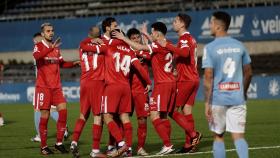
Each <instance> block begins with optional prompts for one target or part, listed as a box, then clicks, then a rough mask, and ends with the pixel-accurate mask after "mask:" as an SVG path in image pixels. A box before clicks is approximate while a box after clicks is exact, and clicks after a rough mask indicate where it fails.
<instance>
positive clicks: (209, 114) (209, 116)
mask: <svg viewBox="0 0 280 158" xmlns="http://www.w3.org/2000/svg"><path fill="white" fill-rule="evenodd" d="M205 116H206V119H207V121H208V122H209V123H213V115H212V108H211V106H210V105H209V104H208V103H205Z"/></svg>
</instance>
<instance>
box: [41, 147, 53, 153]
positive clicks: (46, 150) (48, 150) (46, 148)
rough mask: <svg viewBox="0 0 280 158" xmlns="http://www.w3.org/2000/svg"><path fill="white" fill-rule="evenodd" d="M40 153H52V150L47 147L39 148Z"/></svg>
mask: <svg viewBox="0 0 280 158" xmlns="http://www.w3.org/2000/svg"><path fill="white" fill-rule="evenodd" d="M41 154H42V155H51V154H54V153H53V151H52V150H51V149H50V148H49V147H44V148H41Z"/></svg>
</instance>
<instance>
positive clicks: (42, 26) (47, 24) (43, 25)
mask: <svg viewBox="0 0 280 158" xmlns="http://www.w3.org/2000/svg"><path fill="white" fill-rule="evenodd" d="M46 26H51V27H53V25H52V24H51V23H49V22H45V23H43V24H42V25H41V32H43V31H44V28H45V27H46Z"/></svg>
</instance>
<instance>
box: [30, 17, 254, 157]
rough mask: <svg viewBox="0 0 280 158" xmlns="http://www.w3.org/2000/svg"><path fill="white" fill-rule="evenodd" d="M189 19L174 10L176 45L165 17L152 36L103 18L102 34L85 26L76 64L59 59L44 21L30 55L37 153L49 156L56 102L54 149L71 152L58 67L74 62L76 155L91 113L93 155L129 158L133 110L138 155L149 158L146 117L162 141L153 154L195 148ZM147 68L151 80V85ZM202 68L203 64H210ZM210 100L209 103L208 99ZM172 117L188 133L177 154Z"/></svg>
mask: <svg viewBox="0 0 280 158" xmlns="http://www.w3.org/2000/svg"><path fill="white" fill-rule="evenodd" d="M190 24H191V18H190V16H188V15H187V14H178V15H177V16H176V17H175V18H174V21H173V29H174V31H176V32H177V33H178V36H179V40H178V44H177V46H174V45H173V44H172V43H171V42H170V41H168V40H167V39H166V37H165V35H166V33H167V27H166V25H165V24H164V23H162V22H155V23H153V24H152V25H151V28H150V31H151V33H150V34H149V33H148V28H147V26H146V25H143V26H142V28H141V31H139V30H138V29H136V28H131V29H129V30H128V31H127V33H126V35H125V34H124V33H123V32H122V31H121V30H120V29H119V28H118V23H117V21H116V19H114V18H112V17H108V18H106V19H104V20H103V21H102V31H103V34H102V35H101V34H100V30H99V28H98V27H91V28H90V31H89V34H88V37H87V38H85V39H84V40H82V41H81V43H80V47H79V57H80V61H75V62H67V61H64V60H63V58H62V56H61V54H60V50H59V45H60V39H57V40H55V41H53V36H54V27H53V26H52V25H51V24H50V23H44V24H42V25H41V35H42V37H43V40H42V41H41V42H38V43H36V44H35V47H34V52H33V56H34V58H35V60H36V67H37V77H36V87H35V95H34V96H35V97H34V106H36V107H39V109H40V111H41V117H40V123H39V135H40V139H41V153H42V154H43V155H49V154H53V151H52V150H51V149H50V148H49V147H48V145H47V143H46V142H47V124H48V119H49V115H50V108H51V105H54V106H56V109H57V111H58V119H57V140H56V144H55V150H57V151H59V152H61V153H68V151H67V150H66V149H65V146H64V145H63V136H64V134H65V130H66V120H67V108H66V100H65V99H64V97H63V94H62V88H61V81H60V71H59V70H60V67H63V68H71V67H74V66H76V65H80V67H81V78H80V116H79V118H78V119H77V121H76V124H75V128H74V130H73V136H72V142H71V145H70V151H71V153H72V154H73V156H74V157H79V156H80V153H79V148H78V144H79V143H78V142H79V138H80V135H81V133H82V130H83V128H84V125H85V123H86V121H87V120H88V118H89V116H90V113H91V112H92V114H93V117H94V123H93V125H92V137H93V139H92V151H91V153H90V156H91V157H120V156H124V157H131V156H132V153H133V152H132V137H133V136H132V131H133V130H132V123H131V121H130V117H131V115H132V114H133V111H134V110H135V113H136V117H137V138H138V141H137V148H136V149H135V151H136V153H137V155H139V156H147V155H149V154H148V153H147V152H146V150H145V140H146V135H147V121H148V117H149V118H150V120H151V122H152V125H153V126H154V129H155V132H156V133H157V134H158V136H159V138H160V139H161V141H162V143H163V147H162V149H161V150H160V151H159V152H158V153H157V155H166V154H170V153H175V152H176V153H189V152H195V151H196V150H197V147H198V145H199V143H200V141H201V138H202V134H201V133H200V132H198V131H197V130H196V129H195V123H194V119H193V116H192V108H193V105H194V102H195V97H196V94H197V91H198V87H199V74H198V71H197V43H196V41H195V39H194V38H193V37H192V35H191V34H190V33H189V32H188V28H189V26H190ZM248 63H250V60H249V59H246V63H245V64H248ZM149 66H151V69H152V75H153V79H154V80H153V88H152V81H151V79H150V74H149ZM208 66H209V64H208ZM210 66H212V65H210ZM205 68H208V67H207V65H206V66H205ZM231 75H232V74H231ZM225 84H226V83H225ZM228 84H233V83H232V82H228ZM238 84H239V83H238ZM241 84H242V83H241ZM229 86H231V85H229ZM240 86H242V85H240ZM245 87H246V86H245ZM241 89H242V88H241ZM223 90H224V91H226V90H227V89H223ZM242 90H243V89H242ZM246 90H247V88H244V91H245V92H246ZM150 91H151V94H150V96H149V95H148V94H149V92H150ZM242 94H243V92H242ZM207 102H209V104H210V100H208V101H207ZM239 104H240V105H241V104H242V103H239ZM221 105H222V104H221ZM169 118H171V119H173V120H174V121H175V122H176V123H177V124H178V125H179V126H180V127H181V128H182V129H183V130H184V131H185V144H184V145H183V147H182V148H181V149H179V150H176V151H175V149H174V147H173V144H172V142H171V140H170V134H171V130H172V128H171V124H170V119H169ZM103 124H105V125H106V126H107V128H108V131H109V142H108V146H107V151H106V153H102V152H101V151H100V139H101V135H102V129H103ZM213 132H215V131H213Z"/></svg>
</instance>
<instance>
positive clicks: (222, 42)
mask: <svg viewBox="0 0 280 158" xmlns="http://www.w3.org/2000/svg"><path fill="white" fill-rule="evenodd" d="M230 20H231V17H230V15H229V14H228V13H226V12H222V11H217V12H214V13H213V14H212V17H211V20H210V30H211V34H212V35H213V36H214V37H215V40H214V41H212V42H210V43H209V44H207V45H206V46H205V48H204V54H203V59H202V67H203V68H204V77H205V78H204V92H205V115H206V118H207V120H208V122H209V127H210V130H211V131H212V132H213V133H214V143H213V154H214V157H215V158H225V157H226V152H225V144H224V136H223V135H224V133H225V131H228V132H230V133H231V136H232V139H233V141H234V145H235V147H236V151H237V154H238V156H239V157H240V158H248V144H247V142H246V140H245V139H244V132H245V124H246V111H247V110H246V92H247V90H248V87H249V84H250V82H251V77H252V69H251V64H250V63H251V59H250V56H249V54H248V52H247V50H246V48H245V47H244V45H243V44H242V43H241V42H240V41H238V40H236V39H234V38H232V37H230V36H229V35H228V34H227V30H228V28H229V25H230Z"/></svg>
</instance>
